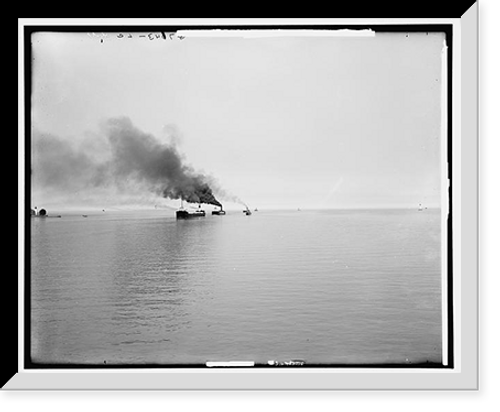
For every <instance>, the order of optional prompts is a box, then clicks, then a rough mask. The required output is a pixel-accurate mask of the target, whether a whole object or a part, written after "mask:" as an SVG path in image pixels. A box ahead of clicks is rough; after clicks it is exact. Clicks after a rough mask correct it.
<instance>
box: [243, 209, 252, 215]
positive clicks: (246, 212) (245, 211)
mask: <svg viewBox="0 0 500 412" xmlns="http://www.w3.org/2000/svg"><path fill="white" fill-rule="evenodd" d="M243 213H244V214H245V215H247V216H250V215H251V214H252V212H250V209H249V208H248V207H247V209H246V210H244V211H243Z"/></svg>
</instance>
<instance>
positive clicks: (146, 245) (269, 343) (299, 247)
mask: <svg viewBox="0 0 500 412" xmlns="http://www.w3.org/2000/svg"><path fill="white" fill-rule="evenodd" d="M172 215H173V212H168V211H162V212H156V211H155V212H136V213H133V214H132V213H128V214H127V213H115V214H110V213H102V214H94V215H92V214H89V216H88V218H83V217H82V216H81V215H75V216H64V215H63V217H62V218H60V219H31V230H32V239H31V241H32V251H31V264H32V270H31V272H32V273H31V303H32V311H31V320H32V324H31V327H32V329H31V338H32V345H31V350H32V359H33V361H35V362H44V363H45V362H48V363H60V362H61V363H68V362H69V363H85V364H103V362H104V361H106V363H107V364H108V365H109V364H114V363H117V364H119V363H128V364H130V363H161V364H169V363H175V364H179V363H204V362H206V361H214V360H216V361H217V360H253V361H256V362H267V361H268V360H271V359H278V360H287V359H303V360H305V361H306V362H311V363H384V362H397V363H405V362H407V360H408V361H410V362H421V361H424V362H425V361H431V362H441V277H440V276H441V275H440V272H441V270H440V215H439V211H430V210H426V211H424V212H418V211H409V210H407V211H403V210H401V211H394V210H392V211H315V212H313V211H302V212H298V211H294V212H277V211H273V212H266V211H259V212H255V213H253V215H252V216H245V215H244V214H243V213H239V212H238V213H237V212H234V213H232V214H228V215H226V216H207V217H205V218H200V219H197V220H189V221H177V220H176V219H175V218H174V217H173V216H172Z"/></svg>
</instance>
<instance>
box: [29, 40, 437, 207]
mask: <svg viewBox="0 0 500 412" xmlns="http://www.w3.org/2000/svg"><path fill="white" fill-rule="evenodd" d="M131 35H132V37H131V38H130V37H129V36H128V33H119V32H116V33H111V32H109V33H105V34H101V33H98V34H90V33H54V32H38V33H35V34H33V37H32V46H33V64H32V82H33V83H32V101H31V103H32V160H33V161H32V201H33V202H34V205H35V203H36V205H38V206H39V207H43V206H44V205H48V206H51V207H53V208H58V209H61V208H64V207H76V206H88V207H101V205H106V206H111V205H112V204H113V203H116V204H117V205H129V206H132V205H134V204H140V205H143V206H144V205H151V206H154V205H156V204H161V205H177V204H178V202H177V201H175V202H174V201H170V200H167V199H163V198H162V196H161V195H159V194H158V193H159V192H158V191H157V190H156V191H155V190H150V189H151V187H152V186H147V185H146V186H147V187H146V186H144V185H139V184H129V183H130V181H129V180H130V175H127V176H128V177H127V179H128V180H127V182H128V183H127V184H125V183H123V182H121V183H120V182H118V183H116V179H115V180H114V181H113V184H111V183H110V181H111V180H109V181H108V182H107V183H106V184H104V185H94V184H88V183H87V184H85V185H72V184H70V183H68V182H65V183H64V184H60V182H61V181H63V180H64V179H62V178H57V176H58V175H59V177H61V176H73V178H72V179H71V181H73V182H74V181H76V180H77V179H78V177H79V176H82V175H84V174H85V173H83V172H82V170H81V169H80V167H81V165H85V167H86V168H87V169H92V168H97V166H96V167H94V166H95V165H97V164H101V165H102V164H103V163H102V162H105V161H106V159H107V157H108V156H110V153H114V154H115V155H116V153H117V152H116V151H114V149H113V147H111V148H110V144H109V142H108V141H107V138H109V133H110V132H109V130H108V129H106V125H107V124H109V123H110V122H113V121H116V119H122V121H126V122H127V125H128V129H127V130H132V129H133V130H134V131H135V136H137V138H145V139H146V140H147V139H149V137H153V138H154V139H156V140H155V141H157V142H158V146H155V147H162V145H170V146H173V147H175V150H176V151H177V152H178V153H179V155H180V156H181V157H182V160H183V162H185V164H187V165H189V166H190V168H191V169H190V170H195V171H196V172H197V173H200V174H206V175H208V176H210V179H211V181H213V182H214V185H213V189H214V194H215V196H216V197H217V198H218V199H219V200H220V201H221V202H222V203H227V204H228V205H229V206H231V205H235V204H236V203H235V199H239V200H242V201H244V203H246V204H248V205H249V206H250V207H252V208H253V207H258V208H261V209H265V208H290V209H296V208H304V209H306V208H344V207H418V204H419V203H422V204H423V205H425V206H429V207H439V205H440V198H441V192H440V185H441V175H440V173H441V153H440V147H441V118H442V113H441V93H442V90H441V87H442V78H441V73H442V71H441V64H442V60H441V52H442V47H443V40H444V35H443V34H441V33H425V32H424V33H404V32H401V33H376V35H375V36H373V37H340V36H337V37H305V36H296V37H288V36H287V37H279V36H278V37H257V38H243V37H236V36H234V35H233V36H225V37H208V36H207V37H203V36H202V37H190V36H187V37H186V38H183V39H180V38H178V37H174V38H173V39H172V40H170V38H168V37H167V38H166V39H164V38H163V36H160V35H159V34H158V33H155V34H154V35H153V36H151V37H152V38H153V40H150V39H149V37H148V33H132V34H131ZM141 36H144V37H141ZM123 119H126V120H123ZM107 130H108V131H107ZM147 136H149V137H147ZM50 139H52V140H51V141H53V142H59V148H61V147H62V145H63V144H64V145H66V146H64V147H65V150H60V149H54V150H52V149H51V148H52V147H53V146H50V145H45V146H44V147H45V149H44V150H42V151H40V150H38V146H39V145H38V143H39V142H46V141H49V140H50ZM47 147H49V149H47ZM70 148H71V149H70ZM44 156H45V158H44ZM44 160H45V162H44ZM59 160H60V161H59ZM64 160H66V161H67V162H66V164H64V165H63V163H64ZM99 162H101V163H99ZM46 164H50V165H51V175H50V176H56V177H55V178H53V179H52V180H51V183H48V179H47V176H49V175H48V174H46V173H45V171H44V167H46V166H44V165H46ZM57 167H60V169H57ZM87 169H85V170H87ZM113 170H114V169H113ZM44 173H45V174H44ZM108 173H111V172H109V171H108ZM42 175H43V178H41V176H42ZM92 181H93V182H94V181H95V179H94V178H93V180H92ZM136 183H137V182H136ZM155 184H156V182H155ZM155 187H156V186H155ZM238 207H239V206H238Z"/></svg>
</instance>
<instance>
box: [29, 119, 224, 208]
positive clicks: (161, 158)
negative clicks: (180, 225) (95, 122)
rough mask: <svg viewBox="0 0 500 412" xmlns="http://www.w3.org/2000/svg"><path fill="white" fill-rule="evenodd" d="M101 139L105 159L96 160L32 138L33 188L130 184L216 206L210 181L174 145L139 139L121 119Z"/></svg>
mask: <svg viewBox="0 0 500 412" xmlns="http://www.w3.org/2000/svg"><path fill="white" fill-rule="evenodd" d="M103 136H104V142H105V144H104V145H103V146H102V149H105V153H106V154H107V155H106V156H104V158H103V155H102V151H101V154H100V156H95V155H93V154H92V152H89V149H88V147H85V146H84V147H81V148H75V147H73V146H71V144H69V143H68V142H66V141H63V140H61V139H58V138H57V137H56V136H54V135H50V134H38V135H36V136H35V139H34V153H33V163H32V168H33V176H34V184H35V185H36V184H39V185H40V186H41V187H50V188H55V189H59V190H64V191H67V192H68V191H73V192H74V191H78V190H85V189H89V188H98V187H105V186H110V185H113V186H117V187H118V188H123V189H125V188H126V187H127V185H129V184H130V183H131V182H133V183H135V184H138V185H140V186H141V187H143V188H144V189H145V190H148V191H152V192H154V193H157V194H158V195H160V196H163V197H165V198H169V199H182V200H185V201H187V202H191V203H206V204H212V205H216V206H221V204H220V202H219V201H218V200H217V199H216V198H215V196H214V193H213V190H212V187H213V186H214V179H213V178H211V177H210V176H205V175H204V174H202V173H199V172H196V171H195V170H194V169H193V168H192V167H191V166H189V165H188V164H186V163H185V161H184V159H183V157H182V156H181V154H180V153H179V152H178V150H177V148H176V147H175V145H173V144H165V143H162V142H160V141H159V140H158V139H156V138H155V137H154V136H153V135H151V134H147V133H144V132H143V131H141V130H139V129H138V128H136V127H135V126H134V125H133V124H132V122H131V120H130V119H129V118H126V117H120V118H112V119H109V120H108V121H106V122H105V123H104V125H103ZM98 159H99V160H98Z"/></svg>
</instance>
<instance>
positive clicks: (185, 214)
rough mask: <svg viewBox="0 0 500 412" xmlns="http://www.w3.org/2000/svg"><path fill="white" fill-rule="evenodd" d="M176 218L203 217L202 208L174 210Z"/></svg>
mask: <svg viewBox="0 0 500 412" xmlns="http://www.w3.org/2000/svg"><path fill="white" fill-rule="evenodd" d="M175 214H176V216H177V219H190V218H193V217H204V216H205V211H204V210H195V211H194V212H188V211H187V210H178V211H177V212H175Z"/></svg>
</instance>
